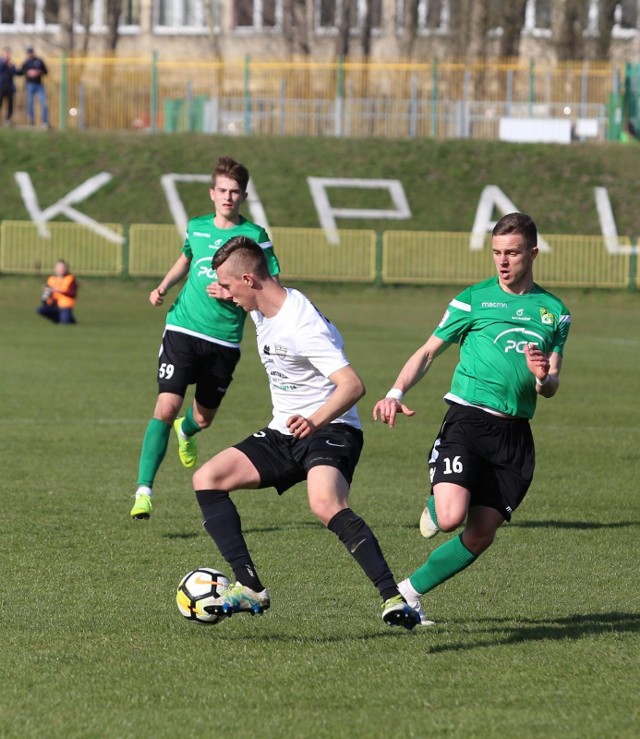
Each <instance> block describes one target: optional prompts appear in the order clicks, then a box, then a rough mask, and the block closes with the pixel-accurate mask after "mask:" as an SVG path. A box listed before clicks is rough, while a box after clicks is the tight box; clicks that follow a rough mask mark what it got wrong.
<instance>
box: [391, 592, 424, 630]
mask: <svg viewBox="0 0 640 739" xmlns="http://www.w3.org/2000/svg"><path fill="white" fill-rule="evenodd" d="M382 620H383V621H384V622H385V623H386V624H387V626H402V627H404V628H405V629H412V628H413V627H414V626H417V625H418V624H419V623H420V616H419V615H418V613H417V612H416V611H415V610H414V609H413V608H411V606H410V605H409V604H408V603H405V602H404V601H403V600H402V596H401V595H394V596H393V598H389V599H388V600H385V602H384V603H383V604H382Z"/></svg>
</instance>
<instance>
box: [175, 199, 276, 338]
mask: <svg viewBox="0 0 640 739" xmlns="http://www.w3.org/2000/svg"><path fill="white" fill-rule="evenodd" d="M234 236H248V237H249V238H250V239H253V240H254V241H255V242H257V243H258V244H259V245H260V246H261V247H262V248H263V249H264V253H265V256H266V258H267V264H268V265H269V271H270V272H271V274H272V275H277V274H279V272H280V265H279V264H278V260H277V258H276V255H275V254H274V252H273V245H272V244H271V241H270V240H269V237H268V236H267V233H266V231H265V230H264V229H263V228H262V227H261V226H257V225H256V224H255V223H251V222H250V221H247V220H246V219H245V218H243V217H242V216H241V217H240V223H239V224H238V225H237V226H234V227H233V228H216V226H215V224H214V222H213V214H212V213H210V214H209V215H206V216H198V217H196V218H192V219H191V220H190V221H189V224H188V226H187V234H186V237H185V242H184V246H183V247H182V253H183V254H184V255H185V257H187V259H189V260H190V262H191V264H190V265H189V274H188V277H187V281H186V282H185V284H184V287H183V288H182V290H181V291H180V293H179V295H178V297H177V298H176V300H175V302H174V304H173V305H172V306H171V308H170V309H169V312H168V313H167V322H166V328H167V329H169V330H171V331H179V332H181V333H183V334H189V335H190V336H196V337H198V338H201V339H205V340H206V341H212V342H214V343H217V344H223V345H224V346H231V347H238V346H239V345H240V342H241V341H242V332H243V330H244V322H245V319H246V317H247V314H246V312H245V311H244V310H243V309H242V308H240V307H239V306H237V305H235V304H234V303H233V302H231V301H230V300H218V299H217V298H212V297H210V296H209V295H208V294H207V291H206V287H207V285H208V284H209V283H211V282H215V281H216V280H217V276H216V272H215V270H214V269H213V268H212V267H211V260H212V259H213V256H214V255H215V253H216V252H217V251H218V249H219V248H220V247H221V246H223V245H224V244H226V242H227V241H229V239H231V238H233V237H234Z"/></svg>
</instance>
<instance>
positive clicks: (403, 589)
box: [398, 578, 436, 626]
mask: <svg viewBox="0 0 640 739" xmlns="http://www.w3.org/2000/svg"><path fill="white" fill-rule="evenodd" d="M398 590H399V591H400V595H402V597H403V598H404V599H405V600H406V601H407V605H408V606H410V607H411V608H413V610H414V611H415V612H416V613H417V614H418V616H420V626H434V625H435V623H436V622H435V621H430V620H429V619H428V618H427V615H426V614H425V612H424V608H423V607H422V603H421V602H420V596H419V595H417V594H416V591H415V590H414V589H413V588H412V587H411V583H410V582H409V579H408V578H407V579H406V580H403V581H402V582H399V583H398Z"/></svg>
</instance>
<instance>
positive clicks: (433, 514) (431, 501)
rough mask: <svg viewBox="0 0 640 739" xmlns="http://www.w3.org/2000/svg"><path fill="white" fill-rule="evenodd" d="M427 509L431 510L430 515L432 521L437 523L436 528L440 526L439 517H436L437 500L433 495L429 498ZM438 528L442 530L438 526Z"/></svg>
mask: <svg viewBox="0 0 640 739" xmlns="http://www.w3.org/2000/svg"><path fill="white" fill-rule="evenodd" d="M427 508H428V509H429V515H430V516H431V520H432V521H433V523H435V525H436V526H438V517H437V516H436V498H435V495H434V494H433V493H431V495H430V496H429V500H427ZM438 528H440V527H439V526H438Z"/></svg>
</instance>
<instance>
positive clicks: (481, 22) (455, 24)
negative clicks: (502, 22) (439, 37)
mask: <svg viewBox="0 0 640 739" xmlns="http://www.w3.org/2000/svg"><path fill="white" fill-rule="evenodd" d="M451 29H452V33H451V41H452V47H451V51H452V53H453V55H454V56H460V57H464V56H466V57H469V58H474V57H484V56H486V55H487V35H488V32H489V7H488V3H487V2H486V0H485V1H483V2H477V1H474V0H459V2H452V3H451Z"/></svg>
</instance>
